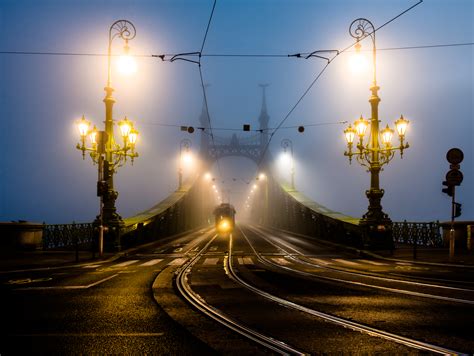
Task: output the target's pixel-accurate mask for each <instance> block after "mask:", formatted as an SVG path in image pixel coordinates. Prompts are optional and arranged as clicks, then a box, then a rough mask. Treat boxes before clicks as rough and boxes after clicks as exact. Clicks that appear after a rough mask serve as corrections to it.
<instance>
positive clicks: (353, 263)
mask: <svg viewBox="0 0 474 356" xmlns="http://www.w3.org/2000/svg"><path fill="white" fill-rule="evenodd" d="M333 261H336V262H339V263H345V264H347V265H351V266H360V263H357V262H353V261H348V260H344V259H342V258H333Z"/></svg>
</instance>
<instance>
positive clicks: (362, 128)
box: [344, 18, 409, 244]
mask: <svg viewBox="0 0 474 356" xmlns="http://www.w3.org/2000/svg"><path fill="white" fill-rule="evenodd" d="M349 33H350V35H351V36H352V37H353V38H355V39H356V40H357V43H356V44H355V49H356V52H360V47H361V45H360V41H361V40H363V39H364V38H366V37H370V38H371V39H372V45H373V47H372V48H373V49H372V61H373V83H372V86H371V88H370V91H371V92H372V95H371V97H370V99H369V102H370V105H371V114H372V116H371V118H370V119H369V121H368V120H365V119H364V118H363V117H362V116H361V117H360V118H359V119H358V120H356V121H355V122H354V127H352V126H351V125H349V127H348V128H347V129H345V130H344V135H345V138H346V141H347V147H348V150H347V151H346V152H344V155H345V156H348V157H349V163H350V162H352V157H353V156H355V157H356V159H357V161H358V162H359V163H360V164H361V165H362V166H365V167H367V168H368V171H369V172H370V178H371V179H370V189H369V190H367V191H366V195H367V198H368V199H369V207H368V211H367V213H365V214H364V215H363V218H362V219H361V221H360V225H361V226H364V227H366V228H367V229H368V230H367V231H368V234H369V235H370V236H374V237H375V236H377V235H378V236H386V237H387V241H389V240H390V241H389V243H391V223H392V222H391V220H390V218H389V217H388V215H387V214H385V213H384V212H383V211H382V206H381V204H380V202H381V200H382V197H383V195H384V190H383V189H380V185H379V173H380V171H381V169H382V166H383V165H385V164H388V163H389V162H390V161H391V160H392V159H393V157H394V155H395V151H396V150H399V151H400V157H402V158H403V151H404V150H405V149H407V148H408V147H409V145H408V143H405V142H404V138H405V133H406V129H407V125H408V120H405V119H404V118H403V115H402V116H400V118H399V119H398V120H397V121H395V126H396V129H397V133H398V136H399V140H400V144H399V145H398V146H392V143H391V139H392V136H393V132H394V130H392V129H391V128H390V127H389V126H388V125H387V126H386V128H385V129H383V130H382V131H379V115H378V105H379V102H380V98H379V96H378V95H377V92H378V90H379V89H380V87H378V86H377V75H376V54H377V49H376V44H375V27H374V25H373V24H372V22H370V21H369V20H367V19H364V18H359V19H356V20H354V21H353V22H352V23H351V25H350V26H349ZM369 124H370V131H369V137H368V139H367V141H366V142H365V143H364V137H365V133H366V131H367V128H368V127H369ZM356 136H358V142H357V144H356V150H355V151H353V143H354V139H355V137H356ZM380 141H381V143H380ZM369 238H370V237H369ZM381 239H382V240H383V238H381ZM374 242H375V244H377V243H378V242H377V241H374ZM380 243H381V244H383V243H384V241H380Z"/></svg>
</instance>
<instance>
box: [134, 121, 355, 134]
mask: <svg viewBox="0 0 474 356" xmlns="http://www.w3.org/2000/svg"><path fill="white" fill-rule="evenodd" d="M137 123H140V124H142V125H153V126H163V127H176V128H182V127H185V128H188V127H191V126H190V125H189V124H183V125H178V124H167V123H160V122H146V121H137ZM339 124H347V121H337V122H318V123H312V124H311V123H309V124H301V125H293V126H282V127H280V129H297V128H299V127H313V126H329V125H339ZM193 128H195V129H197V130H202V131H206V130H210V127H200V126H196V127H193ZM272 130H275V127H269V128H266V129H250V130H249V132H265V131H272ZM212 131H238V132H241V131H242V132H247V131H244V130H243V129H242V128H236V127H213V128H212Z"/></svg>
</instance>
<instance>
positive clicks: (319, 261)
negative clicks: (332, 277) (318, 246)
mask: <svg viewBox="0 0 474 356" xmlns="http://www.w3.org/2000/svg"><path fill="white" fill-rule="evenodd" d="M310 260H311V261H314V262H316V263H317V264H319V265H324V266H327V265H330V264H331V262H329V261H325V260H321V259H319V258H314V257H312V258H310Z"/></svg>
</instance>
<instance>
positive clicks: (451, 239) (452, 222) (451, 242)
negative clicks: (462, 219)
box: [449, 186, 456, 259]
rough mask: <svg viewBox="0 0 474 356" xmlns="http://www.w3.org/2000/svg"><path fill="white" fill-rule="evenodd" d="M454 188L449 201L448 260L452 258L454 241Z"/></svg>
mask: <svg viewBox="0 0 474 356" xmlns="http://www.w3.org/2000/svg"><path fill="white" fill-rule="evenodd" d="M455 197H456V187H455V186H453V195H452V201H451V229H450V230H449V259H452V258H453V257H454V249H455V239H454V215H455V204H456V200H455Z"/></svg>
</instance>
